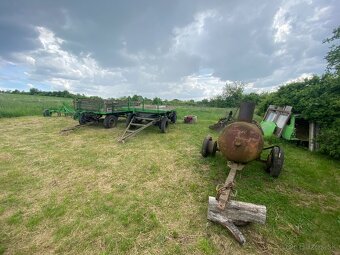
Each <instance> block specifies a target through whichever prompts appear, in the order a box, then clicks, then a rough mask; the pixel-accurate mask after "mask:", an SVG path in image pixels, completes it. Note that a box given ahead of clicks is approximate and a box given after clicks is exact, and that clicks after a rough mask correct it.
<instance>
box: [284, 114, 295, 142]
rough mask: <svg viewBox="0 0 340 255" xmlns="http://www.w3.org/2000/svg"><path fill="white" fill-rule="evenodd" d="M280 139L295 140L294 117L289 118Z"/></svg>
mask: <svg viewBox="0 0 340 255" xmlns="http://www.w3.org/2000/svg"><path fill="white" fill-rule="evenodd" d="M282 137H283V138H284V139H286V140H296V137H295V115H291V116H290V121H289V124H288V123H287V125H286V126H285V128H284V129H283V131H282Z"/></svg>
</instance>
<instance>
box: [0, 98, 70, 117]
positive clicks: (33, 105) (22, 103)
mask: <svg viewBox="0 0 340 255" xmlns="http://www.w3.org/2000/svg"><path fill="white" fill-rule="evenodd" d="M63 103H65V104H67V105H69V106H71V105H72V99H71V98H62V97H48V96H31V95H18V94H7V93H0V118H1V117H19V116H30V115H38V116H41V115H42V112H43V110H44V109H48V108H59V107H60V106H62V105H63Z"/></svg>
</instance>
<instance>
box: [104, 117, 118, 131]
mask: <svg viewBox="0 0 340 255" xmlns="http://www.w3.org/2000/svg"><path fill="white" fill-rule="evenodd" d="M117 122H118V118H117V116H114V115H106V116H105V119H104V127H105V128H112V127H115V126H117Z"/></svg>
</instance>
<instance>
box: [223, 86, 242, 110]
mask: <svg viewBox="0 0 340 255" xmlns="http://www.w3.org/2000/svg"><path fill="white" fill-rule="evenodd" d="M244 87H245V83H244V82H241V81H234V82H232V83H229V82H227V83H226V85H225V86H224V88H223V92H222V98H224V100H225V101H226V106H227V107H237V106H238V105H239V104H240V103H241V101H242V97H243V91H244Z"/></svg>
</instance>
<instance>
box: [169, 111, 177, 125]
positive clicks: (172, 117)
mask: <svg viewBox="0 0 340 255" xmlns="http://www.w3.org/2000/svg"><path fill="white" fill-rule="evenodd" d="M170 120H171V123H174V124H175V123H176V121H177V113H176V112H173V113H172V116H171V118H170Z"/></svg>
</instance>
